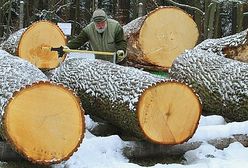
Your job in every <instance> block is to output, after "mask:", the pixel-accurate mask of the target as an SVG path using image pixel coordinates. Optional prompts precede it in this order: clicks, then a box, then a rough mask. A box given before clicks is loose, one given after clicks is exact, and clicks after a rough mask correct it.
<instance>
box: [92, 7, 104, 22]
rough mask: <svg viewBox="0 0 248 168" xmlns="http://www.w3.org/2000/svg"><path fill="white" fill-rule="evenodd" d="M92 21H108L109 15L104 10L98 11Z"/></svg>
mask: <svg viewBox="0 0 248 168" xmlns="http://www.w3.org/2000/svg"><path fill="white" fill-rule="evenodd" d="M92 19H93V21H94V22H96V23H97V22H101V21H104V20H106V19H107V15H106V13H105V12H104V11H103V10H102V9H96V10H95V11H94V13H93V16H92Z"/></svg>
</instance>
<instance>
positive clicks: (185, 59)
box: [169, 48, 248, 121]
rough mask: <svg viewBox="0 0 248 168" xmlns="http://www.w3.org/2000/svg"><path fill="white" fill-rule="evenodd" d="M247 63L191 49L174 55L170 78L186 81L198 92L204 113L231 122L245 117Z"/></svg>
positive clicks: (247, 83)
mask: <svg viewBox="0 0 248 168" xmlns="http://www.w3.org/2000/svg"><path fill="white" fill-rule="evenodd" d="M247 71H248V64H247V63H242V62H239V61H235V60H231V59H227V58H225V57H221V56H219V55H217V54H215V53H213V52H208V51H205V50H202V49H198V48H196V49H193V50H190V51H188V52H186V53H184V54H182V55H181V56H180V57H178V58H177V59H176V60H175V61H174V63H173V66H172V68H171V70H170V73H169V75H170V77H171V78H174V79H177V80H181V81H184V82H187V83H189V84H190V85H192V87H193V88H194V89H195V90H196V92H197V93H198V94H199V96H200V98H201V100H202V102H203V112H204V113H205V114H218V115H221V116H223V117H225V118H226V119H229V120H231V121H245V120H248V76H247Z"/></svg>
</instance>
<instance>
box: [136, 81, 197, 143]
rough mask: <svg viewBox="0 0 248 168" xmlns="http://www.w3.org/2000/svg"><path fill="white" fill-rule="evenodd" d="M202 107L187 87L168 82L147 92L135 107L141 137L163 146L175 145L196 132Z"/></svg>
mask: <svg viewBox="0 0 248 168" xmlns="http://www.w3.org/2000/svg"><path fill="white" fill-rule="evenodd" d="M200 115H201V104H200V102H199V99H198V97H197V96H196V95H195V93H194V92H193V91H192V90H191V89H190V88H189V87H188V86H187V85H183V84H180V83H176V82H168V83H162V84H159V85H156V87H151V88H149V89H147V90H146V91H145V92H144V93H143V94H142V96H141V99H140V101H139V104H138V118H139V122H140V126H141V128H142V130H143V131H144V134H145V135H146V136H147V137H148V138H149V139H150V140H152V141H154V142H157V143H162V144H178V143H181V142H184V141H185V140H187V139H188V138H190V137H191V136H192V135H193V133H194V132H195V130H196V128H197V125H198V121H199V118H200Z"/></svg>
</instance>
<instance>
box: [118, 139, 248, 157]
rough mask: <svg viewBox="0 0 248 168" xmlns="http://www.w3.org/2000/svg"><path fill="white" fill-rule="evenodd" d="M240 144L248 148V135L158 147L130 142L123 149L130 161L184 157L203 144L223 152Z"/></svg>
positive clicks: (156, 145)
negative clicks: (134, 159)
mask: <svg viewBox="0 0 248 168" xmlns="http://www.w3.org/2000/svg"><path fill="white" fill-rule="evenodd" d="M233 142H239V143H241V144H242V145H244V146H245V147H247V146H248V136H247V135H233V136H232V137H228V138H220V139H212V140H208V141H207V142H203V141H196V142H185V143H183V144H178V145H172V146H168V145H158V144H151V143H148V142H144V141H143V142H142V141H140V142H138V141H135V142H130V144H129V145H128V146H126V147H124V148H123V151H122V152H123V155H124V156H126V157H127V158H128V159H133V158H146V157H172V156H183V155H184V154H185V153H186V152H188V151H190V150H194V149H197V148H199V147H200V146H201V145H202V144H203V143H208V144H210V145H213V146H214V147H215V148H217V149H221V150H223V149H224V148H227V147H228V146H229V145H230V144H231V143H233Z"/></svg>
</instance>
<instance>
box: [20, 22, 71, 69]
mask: <svg viewBox="0 0 248 168" xmlns="http://www.w3.org/2000/svg"><path fill="white" fill-rule="evenodd" d="M64 45H66V37H65V35H64V34H63V32H62V31H61V30H60V28H59V27H58V26H57V25H55V24H54V23H52V22H49V21H39V22H35V23H33V24H32V25H31V26H30V27H29V28H28V29H27V30H26V31H25V32H24V33H23V34H22V37H21V39H20V41H19V45H18V50H17V55H18V56H19V57H21V58H23V59H26V60H28V61H30V62H31V63H32V64H34V65H35V66H36V67H38V68H41V69H53V68H56V67H57V66H58V65H59V58H58V54H57V52H51V51H48V50H43V49H42V47H60V46H64Z"/></svg>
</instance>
